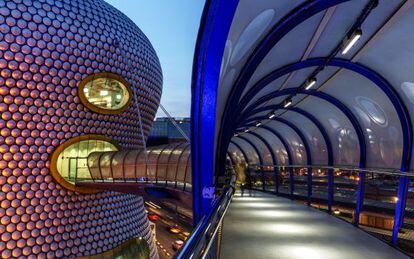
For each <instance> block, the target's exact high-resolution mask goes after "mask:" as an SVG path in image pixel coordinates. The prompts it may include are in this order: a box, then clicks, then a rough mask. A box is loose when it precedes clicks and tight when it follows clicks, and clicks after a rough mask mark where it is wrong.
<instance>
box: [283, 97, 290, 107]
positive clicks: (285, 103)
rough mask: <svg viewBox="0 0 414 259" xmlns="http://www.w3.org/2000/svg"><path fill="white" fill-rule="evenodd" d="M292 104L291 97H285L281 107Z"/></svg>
mask: <svg viewBox="0 0 414 259" xmlns="http://www.w3.org/2000/svg"><path fill="white" fill-rule="evenodd" d="M291 104H292V99H287V100H285V101H284V103H283V107H285V108H287V107H288V106H290V105H291Z"/></svg>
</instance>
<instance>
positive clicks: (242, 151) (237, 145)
mask: <svg viewBox="0 0 414 259" xmlns="http://www.w3.org/2000/svg"><path fill="white" fill-rule="evenodd" d="M230 143H231V144H233V145H235V146H236V147H237V148H238V149H239V150H240V152H241V153H242V155H243V157H244V161H246V165H247V166H249V159H248V158H247V157H248V156H247V154H246V152H245V151H244V150H243V148H242V147H241V146H240V145H239V144H237V143H236V142H234V141H230Z"/></svg>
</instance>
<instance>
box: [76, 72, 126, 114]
mask: <svg viewBox="0 0 414 259" xmlns="http://www.w3.org/2000/svg"><path fill="white" fill-rule="evenodd" d="M83 94H84V96H85V98H86V100H87V101H88V102H89V103H90V104H92V105H94V106H96V107H98V108H101V109H105V110H118V109H121V108H122V107H124V106H125V105H126V104H127V103H128V101H129V99H130V94H129V91H128V89H127V86H125V85H124V84H123V83H121V82H120V81H118V80H116V79H114V78H109V77H100V78H94V79H92V80H91V81H89V82H88V83H86V85H85V86H84V87H83Z"/></svg>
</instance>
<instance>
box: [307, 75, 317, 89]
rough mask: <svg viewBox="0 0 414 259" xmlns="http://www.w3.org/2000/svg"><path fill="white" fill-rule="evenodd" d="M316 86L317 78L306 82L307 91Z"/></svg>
mask: <svg viewBox="0 0 414 259" xmlns="http://www.w3.org/2000/svg"><path fill="white" fill-rule="evenodd" d="M314 84H316V78H314V77H312V78H309V79H308V80H306V83H305V90H309V89H311V87H312V86H313V85H314Z"/></svg>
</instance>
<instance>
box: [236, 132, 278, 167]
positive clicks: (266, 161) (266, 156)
mask: <svg viewBox="0 0 414 259" xmlns="http://www.w3.org/2000/svg"><path fill="white" fill-rule="evenodd" d="M243 137H245V138H247V139H249V140H250V142H252V143H253V145H255V147H256V149H257V150H258V151H259V152H260V156H261V157H262V159H263V165H273V160H272V156H271V155H270V150H269V149H268V148H267V146H266V145H265V144H264V143H263V142H262V141H261V140H260V139H259V138H257V137H256V136H254V135H252V134H249V133H248V134H243Z"/></svg>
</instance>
